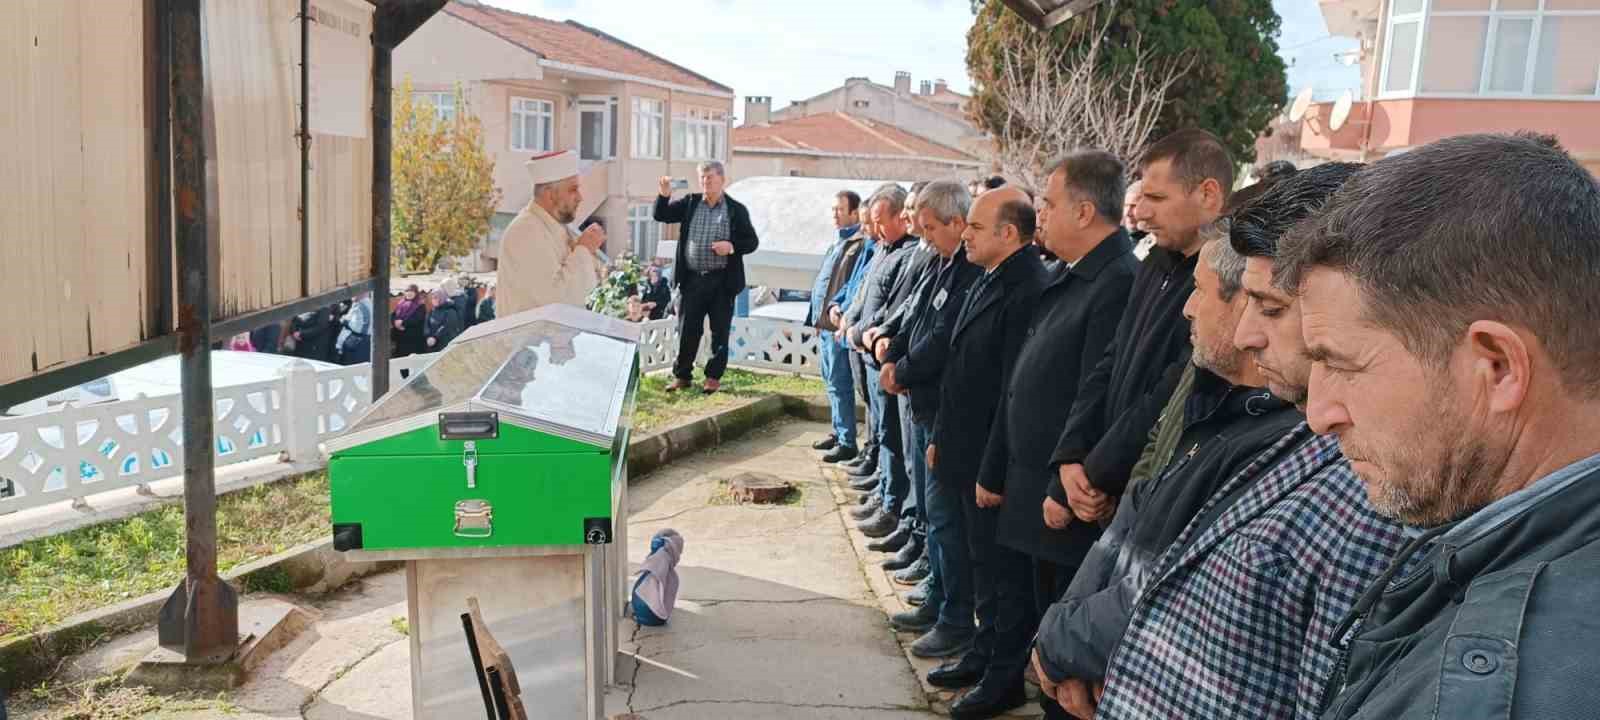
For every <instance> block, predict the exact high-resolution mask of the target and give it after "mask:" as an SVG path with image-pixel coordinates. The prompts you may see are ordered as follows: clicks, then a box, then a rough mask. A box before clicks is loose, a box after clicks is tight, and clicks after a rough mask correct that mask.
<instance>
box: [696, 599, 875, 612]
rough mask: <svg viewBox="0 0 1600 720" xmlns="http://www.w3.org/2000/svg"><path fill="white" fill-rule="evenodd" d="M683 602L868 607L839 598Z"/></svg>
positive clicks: (708, 604) (697, 603)
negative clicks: (821, 603) (814, 604)
mask: <svg viewBox="0 0 1600 720" xmlns="http://www.w3.org/2000/svg"><path fill="white" fill-rule="evenodd" d="M863 599H865V598H863ZM682 600H683V601H684V602H692V603H695V604H696V605H700V606H701V607H716V606H718V605H724V604H727V603H749V604H752V605H802V604H805V603H814V602H824V603H826V602H837V603H844V604H846V605H855V606H857V607H866V606H865V605H861V604H860V603H858V602H855V601H852V600H850V599H848V598H837V597H814V598H799V599H793V600H748V599H744V598H723V599H710V598H706V599H702V598H682ZM873 609H874V610H876V609H877V608H873Z"/></svg>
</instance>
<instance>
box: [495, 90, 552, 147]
mask: <svg viewBox="0 0 1600 720" xmlns="http://www.w3.org/2000/svg"><path fill="white" fill-rule="evenodd" d="M520 103H534V104H535V105H534V109H531V110H530V109H527V108H524V107H522V106H521V105H520ZM540 106H542V108H541V107H540ZM509 109H510V116H509V117H510V121H509V122H507V123H506V125H507V133H508V134H509V135H510V136H511V137H510V143H509V144H510V147H511V149H512V150H514V151H517V152H550V151H551V150H554V149H555V144H556V104H555V103H553V102H551V101H549V100H545V99H543V98H532V97H521V96H517V95H513V96H511V99H510V108H509ZM518 116H522V117H525V118H534V119H543V120H544V121H545V137H544V138H543V140H544V142H545V144H546V145H548V147H527V146H524V145H522V144H521V143H522V137H521V135H522V134H521V133H519V132H517V125H518V123H517V118H518ZM523 122H524V123H525V122H527V121H526V120H524V121H523Z"/></svg>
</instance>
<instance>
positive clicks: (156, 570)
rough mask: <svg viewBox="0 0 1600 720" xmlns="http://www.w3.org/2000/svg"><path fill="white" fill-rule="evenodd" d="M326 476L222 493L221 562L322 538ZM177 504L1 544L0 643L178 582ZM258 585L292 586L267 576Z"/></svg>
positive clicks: (227, 565)
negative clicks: (57, 533) (66, 531)
mask: <svg viewBox="0 0 1600 720" xmlns="http://www.w3.org/2000/svg"><path fill="white" fill-rule="evenodd" d="M328 522H329V521H328V476H327V474H326V473H321V472H319V473H312V474H308V475H304V476H301V477H299V478H295V479H292V480H285V481H283V482H277V483H271V484H268V485H262V486H260V487H255V488H250V489H248V490H240V491H238V492H234V493H229V494H227V495H223V496H220V497H218V498H217V547H218V558H217V566H218V570H219V571H221V572H226V571H228V570H229V569H231V568H233V567H234V566H236V565H239V564H241V563H247V562H251V561H253V560H259V559H261V558H264V557H267V556H269V555H273V554H275V553H280V552H283V551H284V550H287V549H289V548H291V547H294V546H296V545H299V544H301V543H305V542H309V541H311V540H315V539H318V538H322V537H326V536H327V535H328V532H329V525H328ZM183 537H184V523H183V506H182V505H181V504H174V505H168V506H166V507H163V508H160V509H157V510H151V511H149V512H146V513H142V514H140V515H137V516H135V517H131V518H128V519H126V520H119V521H117V522H112V523H106V524H103V525H96V526H94V527H87V528H82V529H79V530H74V531H72V532H68V533H63V534H60V535H56V536H53V537H48V538H40V539H38V540H33V541H30V542H27V543H23V544H21V545H17V546H15V547H11V548H7V549H5V550H0V639H4V638H7V637H11V636H15V635H25V634H27V633H30V632H33V631H35V630H38V629H41V628H43V627H46V626H49V625H52V624H54V623H57V622H60V621H61V620H63V619H65V618H67V617H69V616H71V615H73V614H75V613H79V612H83V611H86V610H93V609H95V608H99V607H105V606H107V605H111V604H114V603H118V602H121V601H123V600H128V599H130V598H136V597H139V596H141V595H145V594H148V593H151V592H155V591H157V590H164V589H168V588H172V587H174V586H176V585H177V583H178V580H179V579H180V578H182V577H183V575H184V542H183ZM265 575H266V577H264V578H261V579H259V580H258V581H255V582H252V583H250V585H252V586H255V585H258V584H259V585H261V586H260V587H250V588H247V589H255V590H274V591H283V590H287V589H288V588H287V587H282V586H286V585H287V584H288V578H287V576H284V577H282V578H278V579H275V578H273V577H272V574H271V573H266V574H265Z"/></svg>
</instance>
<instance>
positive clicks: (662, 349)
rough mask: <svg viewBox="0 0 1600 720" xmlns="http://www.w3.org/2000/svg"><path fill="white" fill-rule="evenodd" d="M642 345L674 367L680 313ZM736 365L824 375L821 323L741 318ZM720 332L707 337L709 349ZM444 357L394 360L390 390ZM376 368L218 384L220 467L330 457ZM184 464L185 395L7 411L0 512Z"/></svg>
mask: <svg viewBox="0 0 1600 720" xmlns="http://www.w3.org/2000/svg"><path fill="white" fill-rule="evenodd" d="M643 330H644V333H643V338H642V339H641V342H640V345H639V359H640V364H641V366H642V367H643V370H644V371H645V372H650V371H654V370H659V369H661V368H667V367H671V366H672V362H673V359H674V358H675V357H676V356H677V352H678V330H677V322H676V321H675V320H657V321H652V322H648V323H645V324H644V328H643ZM729 344H730V346H731V348H730V352H729V364H731V365H735V366H743V367H756V368H765V369H771V370H785V371H790V372H796V373H803V374H809V375H816V374H817V373H818V370H817V367H818V366H817V340H816V331H815V330H813V329H812V328H808V327H804V326H802V325H799V324H797V323H789V322H784V321H780V320H767V319H763V318H737V319H735V320H734V324H733V330H732V333H731V337H730V341H729ZM709 345H710V336H709V334H708V335H707V338H706V340H705V341H704V342H703V343H702V344H701V355H702V357H703V356H704V354H705V353H706V352H707V348H708V347H709ZM435 357H436V356H435V355H413V356H410V357H405V358H400V359H396V360H392V361H390V387H397V386H398V385H399V384H400V383H402V382H404V378H403V375H404V374H405V373H409V372H412V371H415V370H417V369H420V368H422V367H424V366H426V365H427V364H428V363H429V362H432V361H433V359H434V358H435ZM370 375H371V366H369V365H351V366H348V367H341V368H333V369H327V370H322V371H318V370H314V369H312V367H311V366H310V365H309V364H306V363H295V364H292V365H290V366H289V367H287V368H285V369H284V370H283V371H282V372H281V377H280V378H279V379H276V380H268V381H264V382H257V383H250V384H247V385H235V386H231V387H225V388H218V389H216V390H215V391H214V400H215V402H216V426H215V427H216V444H217V449H216V452H217V465H218V466H221V465H229V464H233V463H239V462H244V461H247V460H254V459H257V458H262V457H279V458H281V459H283V460H287V461H291V462H297V463H314V462H318V461H320V460H321V459H322V456H321V450H320V449H319V448H318V445H319V444H320V443H321V442H322V441H323V440H325V439H327V438H329V437H331V436H334V435H338V434H340V433H342V432H344V431H345V430H346V429H348V428H349V427H350V426H351V424H352V423H354V422H355V420H356V418H358V417H360V416H361V414H362V413H363V412H365V411H366V410H367V408H368V407H371V405H372V401H371V393H372V385H371V378H370ZM182 473H183V421H182V408H181V402H180V399H179V396H177V395H168V396H163V397H155V398H149V397H143V396H140V397H138V398H134V399H131V400H122V401H117V402H110V403H102V404H97V405H88V406H84V407H75V406H73V405H72V404H70V403H69V404H65V405H62V406H60V407H57V408H54V409H52V410H50V411H48V412H43V413H39V414H36V415H27V416H22V417H8V418H0V515H4V514H7V513H11V512H15V511H18V510H26V509H29V508H35V507H40V506H43V505H49V504H52V503H57V502H62V501H66V500H71V501H72V502H73V503H74V504H75V505H79V506H82V505H84V504H85V502H84V499H85V498H87V497H89V496H91V495H94V494H97V493H102V492H106V491H109V490H117V489H121V488H129V487H132V488H138V489H139V491H141V492H145V493H148V492H149V484H150V483H152V482H155V481H157V480H163V479H166V478H171V477H176V476H178V475H181V474H182Z"/></svg>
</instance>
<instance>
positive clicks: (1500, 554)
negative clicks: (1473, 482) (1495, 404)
mask: <svg viewBox="0 0 1600 720" xmlns="http://www.w3.org/2000/svg"><path fill="white" fill-rule="evenodd" d="M1441 430H1443V431H1451V430H1455V428H1441ZM1586 463H1587V468H1584V467H1583V466H1578V467H1573V468H1569V469H1568V471H1569V472H1571V473H1572V474H1571V475H1569V476H1568V478H1569V479H1570V480H1571V483H1570V484H1567V485H1565V486H1562V485H1561V484H1560V483H1559V481H1557V485H1555V486H1552V487H1551V489H1550V492H1549V493H1548V494H1544V493H1540V492H1538V490H1539V488H1537V487H1535V488H1530V489H1531V490H1533V491H1534V494H1533V495H1531V496H1526V497H1525V498H1524V499H1523V501H1522V502H1520V503H1518V502H1516V501H1515V500H1513V501H1511V502H1512V505H1511V506H1509V507H1503V508H1495V507H1492V506H1491V507H1490V508H1489V509H1488V510H1489V511H1496V510H1499V509H1505V510H1507V511H1508V512H1506V514H1505V515H1503V516H1500V515H1499V514H1498V513H1496V516H1497V517H1498V519H1499V521H1498V522H1494V523H1486V524H1485V523H1483V521H1484V520H1486V519H1488V518H1487V517H1477V516H1474V517H1469V518H1468V519H1466V520H1463V521H1461V522H1460V523H1458V524H1456V525H1454V526H1450V527H1449V528H1448V529H1439V530H1435V531H1432V532H1430V533H1429V534H1428V535H1424V536H1422V537H1420V538H1418V539H1417V540H1416V541H1414V543H1415V544H1417V545H1418V546H1420V549H1416V548H1408V551H1409V550H1412V549H1416V552H1415V553H1414V554H1413V553H1410V552H1405V553H1402V555H1401V557H1400V558H1397V559H1396V561H1395V563H1396V566H1397V568H1404V569H1403V570H1399V571H1398V572H1396V573H1395V574H1394V578H1395V579H1394V581H1393V582H1389V581H1388V577H1387V575H1386V576H1385V577H1384V578H1381V579H1380V580H1379V581H1378V582H1377V583H1375V584H1374V585H1375V587H1374V588H1372V589H1370V590H1369V591H1368V594H1367V596H1365V597H1363V598H1362V600H1361V601H1360V602H1359V603H1357V604H1356V607H1355V609H1354V611H1353V612H1352V616H1351V617H1350V618H1349V619H1347V620H1346V622H1345V623H1344V624H1343V625H1341V626H1340V630H1344V629H1346V628H1349V627H1357V629H1358V632H1357V633H1356V634H1355V637H1354V640H1353V642H1350V643H1347V644H1348V645H1349V655H1348V658H1347V660H1348V671H1347V672H1346V673H1345V674H1344V680H1343V682H1340V681H1339V680H1338V677H1339V676H1338V675H1337V674H1336V675H1335V676H1334V677H1335V681H1334V682H1333V683H1332V684H1331V685H1330V687H1329V691H1330V694H1331V693H1333V692H1337V693H1338V695H1337V697H1336V698H1335V699H1334V700H1333V702H1332V704H1331V706H1329V708H1328V709H1327V712H1326V714H1325V715H1324V718H1327V719H1328V720H1345V719H1346V718H1362V719H1363V720H1367V719H1372V720H1376V719H1377V718H1384V719H1385V720H1388V719H1389V718H1394V719H1395V720H1479V719H1480V718H1481V719H1483V720H1488V719H1489V718H1494V719H1495V720H1523V719H1527V720H1533V719H1535V718H1537V719H1539V720H1544V719H1545V718H1550V719H1552V720H1553V719H1554V718H1562V719H1565V718H1573V719H1576V718H1593V717H1597V716H1600V684H1597V683H1596V682H1595V677H1596V673H1597V667H1600V661H1597V660H1596V649H1595V648H1596V647H1597V646H1600V622H1597V621H1596V620H1595V607H1596V603H1597V601H1600V572H1596V568H1600V468H1596V467H1595V466H1594V464H1593V463H1592V462H1588V461H1586ZM1550 479H1552V480H1554V479H1556V478H1555V476H1552V477H1551V478H1550ZM1480 514H1482V512H1481V511H1480ZM1474 528H1475V529H1474ZM1437 532H1444V533H1445V534H1444V535H1439V536H1436V537H1435V536H1434V535H1433V533H1437ZM1408 555H1412V557H1407V556H1408ZM1358 618H1364V620H1363V621H1361V622H1360V623H1359V625H1356V621H1357V619H1358ZM1335 637H1336V638H1337V637H1339V633H1337V632H1336V634H1335ZM1336 646H1337V642H1336Z"/></svg>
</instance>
